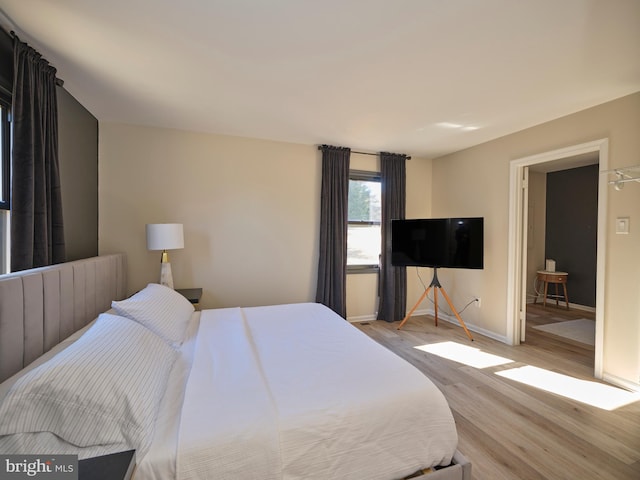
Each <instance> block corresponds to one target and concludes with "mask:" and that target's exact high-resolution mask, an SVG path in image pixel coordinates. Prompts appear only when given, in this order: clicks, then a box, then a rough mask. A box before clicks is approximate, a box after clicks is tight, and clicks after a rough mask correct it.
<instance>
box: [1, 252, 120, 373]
mask: <svg viewBox="0 0 640 480" xmlns="http://www.w3.org/2000/svg"><path fill="white" fill-rule="evenodd" d="M126 294H127V258H126V256H125V254H123V253H117V254H112V255H102V256H99V257H92V258H87V259H83V260H76V261H74V262H67V263H62V264H59V265H52V266H50V267H42V268H34V269H31V270H24V271H22V272H16V273H11V274H9V275H2V276H0V382H2V381H4V380H5V379H7V378H9V377H10V376H11V375H13V374H14V373H16V372H18V371H19V370H21V369H22V368H23V367H25V366H26V365H28V364H29V363H31V362H32V361H33V360H35V359H36V358H38V357H39V356H41V355H42V354H43V353H45V352H47V351H48V350H50V349H51V348H53V347H54V346H55V345H57V344H58V343H60V342H61V341H62V340H64V339H65V338H67V337H68V336H69V335H71V334H72V333H74V332H75V331H76V330H79V329H81V328H82V327H84V326H85V325H86V324H87V323H89V322H91V321H92V320H93V319H94V318H96V317H97V316H98V314H99V313H101V312H104V311H106V310H108V309H109V308H111V301H112V300H121V299H123V298H125V296H126Z"/></svg>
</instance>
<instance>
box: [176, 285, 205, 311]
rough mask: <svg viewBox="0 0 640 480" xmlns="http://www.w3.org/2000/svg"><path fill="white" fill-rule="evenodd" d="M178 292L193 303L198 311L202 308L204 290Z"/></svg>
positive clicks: (177, 289) (182, 289)
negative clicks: (201, 301)
mask: <svg viewBox="0 0 640 480" xmlns="http://www.w3.org/2000/svg"><path fill="white" fill-rule="evenodd" d="M176 292H178V293H179V294H180V295H182V296H183V297H184V298H186V299H187V300H189V301H190V302H191V303H193V306H194V307H195V309H196V310H198V309H199V308H200V299H201V298H202V288H199V287H198V288H176Z"/></svg>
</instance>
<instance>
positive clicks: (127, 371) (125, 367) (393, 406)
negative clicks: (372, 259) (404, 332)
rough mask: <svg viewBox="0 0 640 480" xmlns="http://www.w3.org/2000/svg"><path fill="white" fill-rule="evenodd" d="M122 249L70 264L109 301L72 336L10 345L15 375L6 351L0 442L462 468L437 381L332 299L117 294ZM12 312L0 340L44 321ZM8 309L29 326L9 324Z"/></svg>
mask: <svg viewBox="0 0 640 480" xmlns="http://www.w3.org/2000/svg"><path fill="white" fill-rule="evenodd" d="M104 260H105V259H104V258H103V257H97V258H96V259H88V260H86V261H85V262H83V263H86V264H87V265H88V264H93V263H94V262H98V263H100V264H102V262H104ZM125 262H126V260H125V259H124V258H123V257H120V256H118V257H110V258H109V260H108V262H107V263H106V264H109V265H117V266H116V267H114V268H111V267H109V268H108V270H109V271H110V272H115V274H113V275H111V274H109V275H105V274H104V270H105V268H104V267H99V268H97V269H96V268H94V267H93V266H92V267H87V266H86V265H83V266H82V267H79V266H78V265H77V264H76V265H75V268H76V269H82V270H83V272H84V277H83V280H82V281H80V280H78V281H77V282H76V283H85V284H86V282H87V280H86V278H87V274H86V272H87V269H88V271H89V272H100V273H90V274H89V275H88V276H89V277H90V278H91V280H89V283H90V284H91V285H92V287H90V288H89V289H87V288H85V292H86V291H87V290H89V291H90V292H92V293H91V294H90V296H91V297H92V298H95V297H96V293H95V291H96V290H101V289H102V285H101V284H102V283H103V282H106V284H107V286H106V287H105V288H106V289H107V290H108V291H109V292H110V294H107V295H102V294H99V295H98V296H99V297H100V298H103V297H105V296H106V297H109V296H112V300H113V301H111V302H105V301H103V300H101V301H99V302H96V301H94V300H90V301H89V302H88V303H89V304H90V305H92V306H93V305H94V304H95V305H96V307H95V308H96V309H97V308H99V310H97V311H96V312H94V311H93V310H92V308H84V311H85V313H86V315H84V316H83V318H82V319H81V320H80V319H77V320H75V324H74V325H75V326H76V327H77V328H78V331H77V332H75V333H73V334H72V335H71V337H69V338H60V339H59V344H57V345H55V346H53V347H52V348H51V349H48V348H47V346H49V344H51V343H55V342H53V341H51V340H49V342H48V344H47V345H44V342H43V347H42V349H41V350H42V351H41V352H40V355H39V356H38V358H37V359H36V361H35V363H32V362H31V360H32V358H31V357H32V356H33V355H34V354H33V353H30V354H29V355H27V356H26V360H25V359H24V358H25V352H26V351H27V349H26V348H24V347H23V348H22V349H16V348H14V349H13V350H16V351H17V350H22V354H21V356H22V357H23V360H22V361H21V362H16V361H13V362H12V363H11V365H12V368H14V369H15V368H16V365H17V364H18V363H23V364H24V365H21V366H20V370H19V371H16V372H12V371H11V369H9V368H8V367H6V366H5V365H6V361H7V358H9V357H11V355H5V354H4V353H3V354H2V355H0V359H1V362H2V363H0V371H2V372H4V375H5V376H8V375H7V372H10V373H12V375H11V376H8V378H6V379H5V381H4V382H3V383H2V384H0V453H23V454H25V453H34V452H37V453H39V454H43V453H57V454H63V453H71V454H77V455H79V458H81V459H82V458H90V457H94V456H99V455H105V454H108V453H114V452H118V451H123V450H129V449H136V458H137V462H138V464H137V467H136V471H135V478H136V480H158V479H166V478H176V479H180V480H188V479H205V478H216V479H218V478H220V479H226V478H228V479H238V478H259V479H271V478H273V479H276V478H278V479H315V478H317V479H327V478H358V479H365V478H366V479H381V480H391V479H401V478H407V477H409V476H412V475H415V477H412V478H418V477H424V478H427V479H434V480H439V479H464V480H468V479H470V478H471V465H470V463H469V462H468V461H467V460H466V459H465V458H464V457H463V456H462V455H461V454H460V453H459V452H457V450H456V447H457V434H456V430H455V423H454V421H453V417H452V415H451V411H450V409H449V407H448V405H447V403H446V400H445V399H444V397H443V396H442V393H441V392H440V391H439V390H438V389H437V388H436V387H435V386H434V385H433V383H432V382H431V381H430V380H429V379H427V378H426V377H425V376H424V375H423V374H422V373H421V372H419V371H418V370H417V369H415V368H414V367H413V366H411V365H410V364H408V363H407V362H405V361H404V360H402V359H400V358H399V357H397V356H396V355H394V354H393V353H391V352H390V351H388V350H387V349H385V348H384V347H382V346H380V345H378V344H377V343H375V342H374V341H373V340H371V339H369V338H368V337H367V336H366V335H365V334H363V333H362V332H360V331H359V330H358V329H356V328H354V327H353V326H351V325H350V324H349V323H348V322H345V321H344V320H343V319H341V318H340V317H339V316H338V315H336V314H335V313H333V312H332V311H331V310H329V309H327V308H326V307H324V306H322V305H319V304H315V303H301V304H289V305H273V306H265V307H252V308H225V309H215V310H204V311H194V309H193V306H192V305H191V304H190V303H189V302H188V301H187V300H186V299H184V297H181V296H180V295H179V294H178V293H176V292H175V291H173V290H170V289H168V288H166V287H163V286H161V285H156V284H150V285H148V286H147V287H146V288H145V289H143V290H141V291H140V292H138V293H136V294H135V295H133V296H132V297H130V298H126V299H124V298H122V297H123V294H122V290H121V287H122V284H123V281H124V280H125V279H124V278H122V277H123V275H122V271H123V270H122V265H126V263H125ZM106 264H105V265H106ZM67 266H68V265H67V264H65V266H64V267H60V268H66V267H67ZM48 268H52V269H54V270H55V268H54V267H48ZM45 270H46V273H47V275H51V273H50V270H47V269H45ZM118 272H120V273H118ZM42 274H43V271H41V270H40V271H38V272H26V273H24V274H22V275H14V276H12V277H11V279H12V280H15V279H16V278H19V279H20V280H21V281H23V283H24V279H25V278H27V277H29V275H36V276H37V275H42ZM57 275H58V277H60V273H59V272H58V274H57ZM53 276H55V275H53ZM80 277H82V275H80ZM112 277H116V286H115V287H114V286H113V285H112V281H111V280H110V279H112ZM95 279H98V280H97V281H94V280H95ZM5 280H8V279H5V278H4V277H1V278H0V302H3V300H4V296H3V295H4V294H5V293H7V292H8V290H7V288H6V286H5V285H3V282H4V281H5ZM31 280H32V279H31ZM26 283H29V282H28V281H27V282H26ZM36 283H38V282H36ZM41 283H42V284H44V283H45V282H41ZM54 283H55V282H54ZM16 288H18V287H16V285H14V286H13V289H12V293H13V294H14V295H15V290H16ZM35 291H38V289H37V288H36V289H35ZM31 293H32V294H33V291H32V292H31ZM25 295H27V296H25ZM28 295H29V294H24V293H23V298H22V300H23V304H25V305H26V304H28V303H29V302H28V299H27V297H28ZM34 295H36V297H37V296H38V295H39V294H37V293H36V294H34ZM60 302H62V303H65V302H64V301H62V300H60V301H56V302H49V303H53V304H54V305H58V304H59V303H60ZM74 302H75V303H78V304H82V303H83V302H81V301H79V300H78V299H75V300H74ZM36 303H37V302H36ZM105 303H107V305H105ZM46 304H47V302H46V301H43V302H42V305H43V306H44V305H46ZM84 304H85V307H86V302H85V303H84ZM0 305H4V303H0ZM54 309H55V308H54ZM43 310H45V311H46V310H47V309H46V308H43ZM7 311H8V309H7V308H5V307H0V341H3V340H2V336H3V335H4V334H5V332H7V331H9V332H13V333H12V334H13V335H14V337H13V338H14V342H15V338H17V337H19V338H20V339H22V338H24V339H25V343H26V339H27V338H28V337H30V334H28V331H29V329H39V328H41V326H39V325H44V323H46V321H45V320H44V318H45V317H47V318H48V315H43V316H42V317H43V320H42V323H41V324H40V320H38V321H33V320H31V321H30V322H27V324H25V321H24V319H23V318H21V316H20V315H17V317H16V318H10V317H9V315H7ZM11 311H12V312H13V314H12V315H14V316H15V311H16V308H15V307H13V308H12V310H11ZM59 316H60V315H58V317H59ZM92 316H93V317H92ZM84 317H92V318H86V319H85V318H84ZM96 317H97V318H96ZM76 318H78V315H77V314H76ZM16 322H17V323H22V324H23V328H22V331H23V335H22V336H20V335H19V334H16V333H15V329H14V330H7V329H8V328H9V327H8V325H9V324H13V323H16ZM56 322H57V323H58V325H59V324H60V320H56ZM27 325H28V326H27ZM3 328H4V330H3ZM42 328H44V327H42ZM18 330H20V329H18ZM58 330H60V328H59V327H58ZM4 342H5V344H6V342H7V340H6V339H5V340H4ZM30 343H33V342H32V341H31V340H30ZM3 345H4V344H3ZM36 351H40V348H37V349H36ZM14 353H15V352H14ZM132 365H135V366H136V368H131V366H132ZM70 372H71V373H70ZM423 471H424V472H427V471H429V472H430V473H424V474H423V473H422V472H423Z"/></svg>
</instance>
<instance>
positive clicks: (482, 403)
mask: <svg viewBox="0 0 640 480" xmlns="http://www.w3.org/2000/svg"><path fill="white" fill-rule="evenodd" d="M529 313H532V316H531V317H530V320H529V321H528V322H527V323H528V326H527V332H526V338H527V341H526V343H525V344H522V345H520V346H517V347H510V346H508V345H504V344H502V343H500V342H497V341H495V340H492V339H489V338H487V337H483V336H482V335H479V334H477V333H474V334H473V336H474V339H475V341H474V342H471V341H469V340H468V338H467V337H466V336H465V334H464V331H463V330H462V328H460V327H459V326H456V325H453V324H450V323H448V322H446V321H442V320H441V321H440V322H439V325H438V327H435V326H434V322H433V319H432V318H431V317H427V316H419V317H412V318H411V319H410V320H409V321H408V322H407V323H406V324H405V325H404V327H403V328H402V330H400V331H399V330H397V326H398V324H399V322H395V323H387V322H383V321H373V322H369V323H368V324H354V325H356V326H357V327H358V328H359V329H360V330H362V331H363V332H365V333H366V334H367V335H369V336H370V337H372V338H373V339H375V340H376V341H378V342H379V343H381V344H382V345H384V346H386V347H387V348H389V349H390V350H392V351H393V352H395V353H396V354H398V355H399V356H401V357H403V358H405V359H406V360H408V361H409V362H411V363H412V364H413V365H415V366H416V367H418V368H419V369H420V370H422V371H423V372H424V373H425V374H426V375H427V376H428V377H429V378H431V379H432V381H433V382H434V383H435V384H436V385H437V386H438V387H439V388H440V390H441V391H442V392H443V393H444V395H445V397H446V398H447V400H448V402H449V405H450V406H451V409H452V411H453V415H454V418H455V420H456V425H457V428H458V436H459V446H458V449H459V450H460V451H461V452H462V453H463V454H464V455H465V456H466V457H467V458H469V459H470V461H471V462H472V464H473V478H474V479H475V480H500V479H504V480H518V479H523V480H529V479H531V480H537V479H540V480H542V479H545V480H554V479H567V480H590V479H606V480H626V479H629V480H632V479H633V480H638V479H640V401H636V402H634V403H630V404H628V405H625V406H622V407H619V408H617V409H615V410H612V411H608V410H605V409H602V408H598V407H595V406H591V405H589V404H586V403H582V402H580V401H577V400H572V399H569V398H566V397H563V396H560V395H557V394H554V393H548V392H546V391H544V390H541V389H538V388H535V387H532V386H529V385H526V384H523V383H519V382H516V381H514V380H510V379H508V378H505V377H503V376H500V375H498V374H497V373H498V372H502V371H509V370H512V369H515V368H518V367H527V366H532V367H538V368H541V369H546V370H549V371H551V372H556V373H560V374H564V375H567V376H570V377H573V378H577V379H583V380H591V381H593V382H595V380H594V379H593V349H592V348H589V347H587V346H580V344H576V343H566V342H564V341H562V340H561V339H558V338H557V337H555V338H554V337H552V336H550V335H548V334H541V333H539V331H537V330H534V329H531V328H530V327H531V326H533V325H535V324H542V323H549V322H551V321H560V320H563V319H566V320H569V319H575V318H584V317H588V314H585V312H582V311H573V310H572V311H568V312H567V311H566V310H564V309H563V308H556V307H555V305H554V306H549V305H547V307H546V308H545V309H543V308H542V307H536V306H531V308H529ZM534 315H535V317H534ZM441 342H455V343H451V344H445V351H447V352H449V353H450V354H452V355H453V356H454V357H456V358H459V357H461V356H462V355H463V354H462V353H455V352H456V348H455V347H457V345H461V346H462V350H465V347H471V348H473V349H479V350H480V351H481V352H484V353H488V354H493V355H497V356H500V357H505V358H506V359H509V360H512V361H510V362H508V363H503V364H500V365H494V366H487V367H484V368H482V366H480V367H478V366H476V367H474V366H469V365H466V364H464V363H461V362H460V361H457V360H448V359H446V358H443V357H441V356H439V355H436V354H434V353H428V352H426V351H423V350H420V349H417V348H414V347H417V346H422V345H434V344H438V343H441ZM456 344H457V345H456ZM427 348H430V349H433V348H435V347H427ZM566 383H567V385H570V378H567V381H566ZM571 390H572V391H573V390H575V389H574V388H572V389H571ZM623 392H624V391H623ZM624 394H625V395H626V394H627V392H624ZM598 395H606V394H597V395H596V396H598Z"/></svg>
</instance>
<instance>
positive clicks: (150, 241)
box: [147, 223, 184, 288]
mask: <svg viewBox="0 0 640 480" xmlns="http://www.w3.org/2000/svg"><path fill="white" fill-rule="evenodd" d="M178 248H184V234H183V231H182V224H181V223H149V224H147V249H148V250H162V257H160V284H161V285H166V286H167V287H169V288H173V275H172V274H171V264H170V263H169V254H168V253H167V250H176V249H178Z"/></svg>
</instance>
